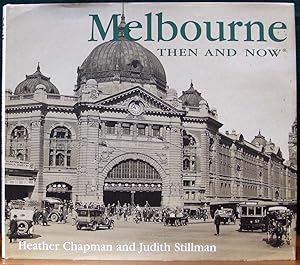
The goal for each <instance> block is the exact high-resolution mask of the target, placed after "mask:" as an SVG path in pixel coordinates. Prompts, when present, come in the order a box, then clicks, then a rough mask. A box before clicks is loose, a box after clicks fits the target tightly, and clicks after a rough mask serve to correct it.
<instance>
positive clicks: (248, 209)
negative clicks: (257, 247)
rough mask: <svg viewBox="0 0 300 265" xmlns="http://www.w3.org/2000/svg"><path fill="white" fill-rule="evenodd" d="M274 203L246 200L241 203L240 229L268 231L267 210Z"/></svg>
mask: <svg viewBox="0 0 300 265" xmlns="http://www.w3.org/2000/svg"><path fill="white" fill-rule="evenodd" d="M273 205H274V204H273V203H272V202H260V201H246V202H242V203H240V214H241V222H240V231H243V230H246V231H253V230H261V231H262V232H266V231H267V218H266V214H267V210H268V208H270V207H271V206H273Z"/></svg>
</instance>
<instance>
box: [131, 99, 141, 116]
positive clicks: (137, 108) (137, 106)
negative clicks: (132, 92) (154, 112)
mask: <svg viewBox="0 0 300 265" xmlns="http://www.w3.org/2000/svg"><path fill="white" fill-rule="evenodd" d="M128 110H129V112H130V113H131V114H132V115H140V114H141V113H142V112H143V105H142V103H140V102H137V101H134V102H131V103H130V104H129V106H128Z"/></svg>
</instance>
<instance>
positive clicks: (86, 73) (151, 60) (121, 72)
mask: <svg viewBox="0 0 300 265" xmlns="http://www.w3.org/2000/svg"><path fill="white" fill-rule="evenodd" d="M124 19H125V18H124V17H123V16H122V21H121V24H120V25H119V40H111V41H108V42H104V43H102V44H100V45H98V46H97V47H96V48H94V49H93V50H92V52H91V53H90V54H89V55H88V57H87V58H86V59H85V60H84V62H83V63H82V65H81V66H80V67H78V70H77V73H78V78H77V82H78V85H80V84H81V83H84V82H86V81H87V80H89V79H95V80H97V82H107V81H113V80H117V79H120V81H127V82H132V83H149V84H155V85H157V87H159V88H161V89H164V90H165V89H166V73H165V70H164V68H163V66H162V64H161V62H160V61H159V59H158V58H157V57H156V56H155V55H154V54H153V53H152V52H151V51H149V50H148V49H146V48H145V47H143V46H142V45H141V44H139V43H137V42H134V41H129V40H127V39H126V38H125V37H124V32H123V31H122V30H123V24H124V23H125V21H124Z"/></svg>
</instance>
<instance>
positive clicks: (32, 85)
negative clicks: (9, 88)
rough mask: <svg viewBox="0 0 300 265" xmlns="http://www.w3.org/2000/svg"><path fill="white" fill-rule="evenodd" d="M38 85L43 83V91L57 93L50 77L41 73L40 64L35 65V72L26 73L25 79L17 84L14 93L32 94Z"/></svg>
mask: <svg viewBox="0 0 300 265" xmlns="http://www.w3.org/2000/svg"><path fill="white" fill-rule="evenodd" d="M38 85H44V86H45V91H46V92H47V93H51V94H59V91H58V89H57V88H56V86H55V85H53V84H52V83H51V82H50V77H47V76H44V75H43V74H42V73H41V69H40V66H39V65H38V66H37V69H36V71H35V73H33V74H32V75H26V79H25V80H23V81H22V82H21V83H20V84H18V85H17V87H16V89H15V92H14V94H15V95H20V94H33V93H34V92H35V91H36V89H37V86H38Z"/></svg>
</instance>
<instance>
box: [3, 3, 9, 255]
mask: <svg viewBox="0 0 300 265" xmlns="http://www.w3.org/2000/svg"><path fill="white" fill-rule="evenodd" d="M7 7H8V5H5V6H4V7H3V9H2V11H3V18H2V19H3V27H2V32H3V40H2V89H1V97H2V108H1V114H2V123H1V128H2V130H1V132H2V139H1V141H2V146H1V153H2V156H1V165H2V167H1V181H2V182H1V184H2V192H1V201H2V203H1V214H2V218H1V225H2V257H3V258H6V257H5V254H6V252H5V236H6V233H5V144H6V143H5V119H6V117H5V65H6V56H5V55H6V52H5V51H6V8H7Z"/></svg>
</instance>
